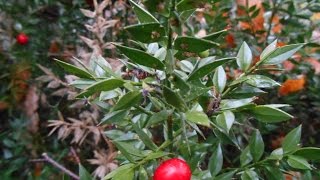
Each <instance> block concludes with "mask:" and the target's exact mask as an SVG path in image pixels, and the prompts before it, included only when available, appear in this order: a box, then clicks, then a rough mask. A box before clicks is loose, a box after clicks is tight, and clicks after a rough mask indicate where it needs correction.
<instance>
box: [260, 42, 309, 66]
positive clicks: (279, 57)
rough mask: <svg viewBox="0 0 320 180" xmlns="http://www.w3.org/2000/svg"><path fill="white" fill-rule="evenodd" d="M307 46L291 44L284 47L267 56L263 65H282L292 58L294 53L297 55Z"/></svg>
mask: <svg viewBox="0 0 320 180" xmlns="http://www.w3.org/2000/svg"><path fill="white" fill-rule="evenodd" d="M304 45H305V44H304V43H301V44H291V45H287V46H282V47H280V48H277V49H276V50H274V51H272V52H271V53H270V54H269V55H267V56H266V57H265V58H264V59H262V60H261V61H263V64H280V63H282V62H283V61H285V60H287V59H288V58H290V57H291V56H292V55H293V54H294V53H296V52H297V51H298V50H299V49H300V48H302V47H303V46H304Z"/></svg>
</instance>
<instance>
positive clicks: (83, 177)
mask: <svg viewBox="0 0 320 180" xmlns="http://www.w3.org/2000/svg"><path fill="white" fill-rule="evenodd" d="M79 177H80V180H92V179H93V178H92V177H91V175H90V173H89V172H88V171H87V170H86V169H85V168H84V167H83V166H82V165H81V164H79Z"/></svg>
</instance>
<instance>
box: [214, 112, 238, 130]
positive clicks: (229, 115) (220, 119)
mask: <svg viewBox="0 0 320 180" xmlns="http://www.w3.org/2000/svg"><path fill="white" fill-rule="evenodd" d="M216 121H217V125H218V126H219V127H221V128H222V129H223V130H224V131H225V132H226V133H227V134H228V133H229V131H230V129H231V127H232V125H233V123H234V121H235V117H234V114H233V112H232V111H223V113H222V114H219V115H218V116H217V118H216Z"/></svg>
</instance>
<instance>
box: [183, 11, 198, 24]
mask: <svg viewBox="0 0 320 180" xmlns="http://www.w3.org/2000/svg"><path fill="white" fill-rule="evenodd" d="M195 11H196V8H194V9H189V10H186V11H183V12H182V13H181V14H180V16H179V19H180V23H181V24H183V23H185V22H186V21H187V20H188V19H189V18H190V17H191V16H192V14H193V13H194V12H195Z"/></svg>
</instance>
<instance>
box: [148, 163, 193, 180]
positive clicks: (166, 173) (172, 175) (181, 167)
mask: <svg viewBox="0 0 320 180" xmlns="http://www.w3.org/2000/svg"><path fill="white" fill-rule="evenodd" d="M190 179H191V170H190V167H189V165H188V164H187V163H186V162H185V161H184V160H181V159H178V158H173V159H169V160H166V161H164V162H163V163H161V164H160V166H159V167H158V168H157V169H156V171H155V172H154V176H153V180H190Z"/></svg>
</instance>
